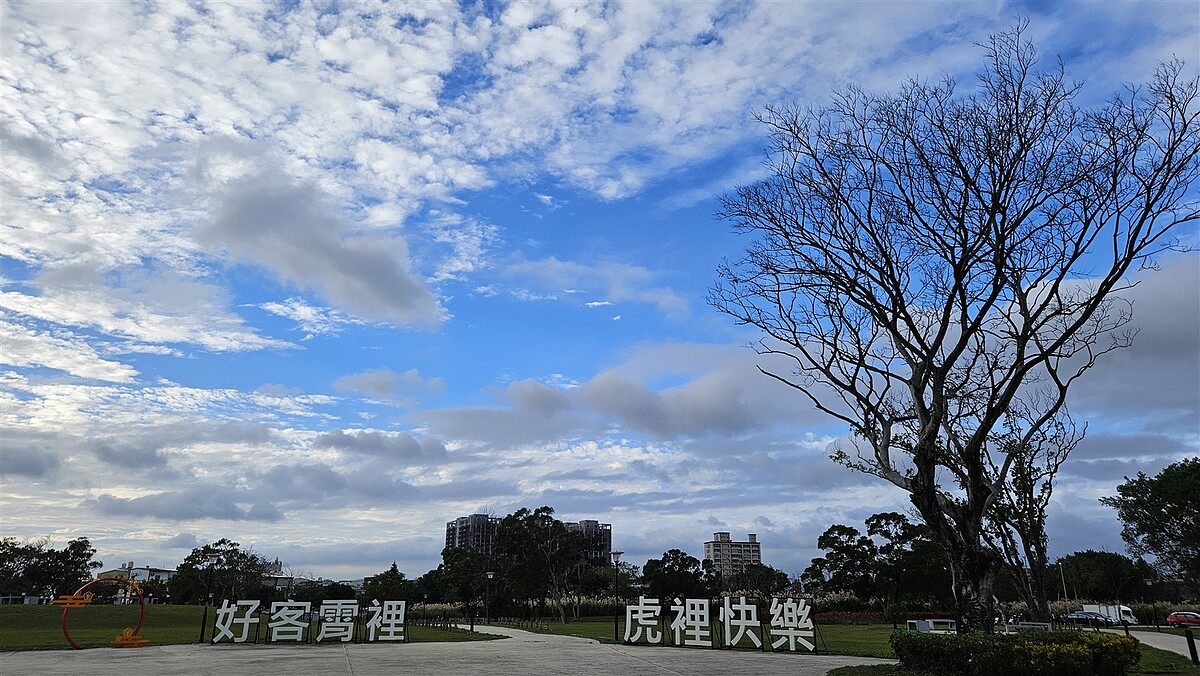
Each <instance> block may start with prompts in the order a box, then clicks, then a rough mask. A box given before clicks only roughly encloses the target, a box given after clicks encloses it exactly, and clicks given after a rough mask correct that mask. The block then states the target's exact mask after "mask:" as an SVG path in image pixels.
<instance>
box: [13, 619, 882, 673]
mask: <svg viewBox="0 0 1200 676" xmlns="http://www.w3.org/2000/svg"><path fill="white" fill-rule="evenodd" d="M486 630H487V631H488V632H489V633H495V634H501V635H504V636H507V637H508V638H506V639H503V640H496V641H474V642H467V643H409V644H403V645H396V644H392V645H380V644H377V643H376V644H340V645H336V644H335V645H294V646H280V645H271V646H264V645H258V646H254V645H241V646H233V645H218V646H208V645H170V646H147V647H145V648H137V649H116V648H97V649H94V650H53V651H45V650H43V651H21V652H7V653H0V673H3V674H52V675H53V674H62V675H64V676H66V675H67V674H71V675H73V676H79V675H81V674H89V675H94V676H126V675H127V674H144V675H146V676H184V675H187V676H191V675H193V674H213V675H219V676H237V675H238V674H254V675H255V676H260V675H261V676H272V675H275V674H279V675H281V676H282V675H284V674H286V675H288V676H292V675H293V674H310V673H316V674H321V675H322V676H337V675H339V674H345V675H346V676H367V675H371V676H374V675H375V674H381V675H382V674H420V675H421V676H507V675H509V674H512V675H517V676H525V675H531V676H543V675H544V676H552V675H553V676H559V675H561V676H613V675H614V674H616V675H617V676H680V675H681V674H688V675H689V676H692V675H695V676H705V675H710V674H711V675H712V676H724V675H726V674H736V673H744V674H754V675H755V676H784V675H785V674H786V676H824V674H826V673H828V671H829V670H830V669H833V668H835V667H841V666H847V665H853V664H889V663H894V662H893V661H891V660H879V659H873V658H869V657H843V656H831V655H807V654H772V653H761V652H752V651H744V652H743V651H736V652H735V651H731V650H701V649H685V648H660V647H649V646H626V645H612V644H602V643H598V642H596V641H593V640H591V639H583V638H574V637H570V636H550V635H546V634H532V633H529V632H526V631H521V630H518V629H509V628H506V627H487V628H486Z"/></svg>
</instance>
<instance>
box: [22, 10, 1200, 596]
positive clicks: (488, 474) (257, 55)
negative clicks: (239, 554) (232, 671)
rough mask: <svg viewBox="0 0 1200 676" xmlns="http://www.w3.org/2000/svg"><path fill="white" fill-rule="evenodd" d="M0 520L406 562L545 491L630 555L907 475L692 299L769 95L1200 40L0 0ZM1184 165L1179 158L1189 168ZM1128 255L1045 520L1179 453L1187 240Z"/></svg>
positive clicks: (1089, 31)
mask: <svg viewBox="0 0 1200 676" xmlns="http://www.w3.org/2000/svg"><path fill="white" fill-rule="evenodd" d="M2 12H3V15H2V17H0V19H2V28H0V30H2V32H3V60H2V63H0V83H2V84H3V88H4V89H3V91H4V93H3V99H2V100H3V106H2V107H0V143H2V146H0V147H2V159H3V163H2V164H3V168H2V169H0V171H2V175H3V187H2V188H0V190H2V193H0V198H2V205H0V209H2V215H3V228H4V234H3V236H2V237H0V260H2V262H3V267H2V268H0V346H2V349H0V381H2V385H0V402H3V403H2V404H0V448H2V452H3V456H2V462H0V474H2V477H0V480H2V482H3V483H2V484H0V498H2V516H3V533H2V534H3V536H5V537H18V538H39V537H49V538H50V539H51V540H52V541H53V542H54V544H56V545H58V546H61V545H63V544H65V543H66V541H68V540H70V539H72V538H74V537H82V536H86V537H88V538H90V539H91V540H92V542H93V544H95V545H96V547H97V549H98V550H99V553H98V558H99V559H102V560H103V561H104V562H105V565H106V567H111V566H114V565H116V564H117V563H118V562H124V561H129V560H133V561H134V562H135V565H138V566H142V565H149V566H158V567H173V566H174V565H176V564H178V563H179V562H180V561H181V560H182V559H183V558H184V557H185V556H186V555H187V554H188V552H189V551H190V550H191V548H193V547H196V546H200V545H202V544H205V543H208V542H212V541H215V540H218V539H220V538H229V539H232V540H235V541H238V542H240V543H242V544H243V545H246V546H251V547H253V548H254V549H255V550H256V551H257V552H258V553H260V554H262V555H264V556H267V557H269V558H276V557H278V558H279V559H281V560H282V561H284V562H285V563H287V564H288V565H289V567H290V568H291V569H293V570H298V571H305V572H308V573H310V574H313V575H320V576H324V577H327V578H333V579H348V578H356V577H362V576H364V575H372V574H374V573H377V572H379V571H382V570H384V569H386V568H387V567H388V566H389V565H390V564H391V563H392V562H393V561H395V562H397V564H398V565H399V567H400V569H401V570H403V571H404V572H405V573H407V574H408V575H409V576H410V577H416V576H418V575H420V574H422V573H424V572H426V571H427V570H429V569H431V568H433V567H435V566H436V565H437V563H438V562H439V561H440V551H441V549H442V543H443V540H444V526H445V523H446V522H447V521H449V520H451V519H454V518H455V517H458V516H462V515H466V514H471V513H475V512H481V511H482V512H490V513H494V514H496V515H499V516H503V515H505V514H508V513H510V512H513V511H515V510H516V509H519V508H520V507H530V508H534V507H538V506H541V505H549V506H552V507H554V508H555V510H556V515H557V516H558V517H559V518H560V519H563V520H580V519H598V520H600V521H603V522H606V523H611V524H613V533H614V545H615V546H617V547H618V548H620V549H623V550H624V551H625V552H626V556H625V559H626V560H629V561H632V562H634V563H637V564H639V565H640V564H641V563H644V562H645V560H646V559H647V558H652V557H658V556H660V555H661V554H662V553H663V552H664V551H666V550H668V549H671V548H679V549H683V550H685V551H687V552H689V553H691V554H692V555H694V556H697V557H699V556H701V555H702V552H703V547H702V543H703V542H704V541H705V540H708V539H710V538H711V537H712V533H713V532H716V531H730V532H731V533H732V534H733V537H734V538H735V539H742V538H744V536H745V535H746V533H756V534H757V535H758V539H759V540H760V541H761V542H762V543H763V561H764V563H767V564H770V565H773V566H775V567H777V568H780V569H781V570H784V571H785V572H787V573H789V574H796V573H798V572H799V571H800V570H802V569H803V568H804V567H805V566H807V565H808V563H809V560H810V559H811V558H813V557H814V556H817V555H818V550H817V549H816V540H817V537H818V536H819V535H820V534H821V532H823V531H824V530H825V529H826V528H827V527H828V526H829V525H831V524H833V523H844V524H847V525H851V526H855V527H859V528H860V529H861V528H862V522H863V520H864V519H865V518H866V517H867V516H869V515H870V514H872V513H875V512H880V511H909V505H908V501H907V499H906V497H905V495H904V494H903V493H901V492H900V491H899V490H898V489H895V488H893V487H891V486H890V485H887V484H885V483H883V482H882V481H880V480H877V479H875V478H873V477H869V476H865V475H862V474H856V473H853V472H851V471H850V470H848V469H846V468H843V467H840V466H838V465H836V464H835V463H833V462H832V461H831V460H829V458H828V456H829V446H830V444H832V443H834V442H835V441H836V440H837V439H839V438H840V437H842V436H843V435H845V434H846V429H845V428H844V426H842V425H839V424H837V422H836V421H834V420H831V419H830V418H828V417H826V416H823V415H821V414H820V413H819V412H817V411H815V410H814V409H813V407H812V406H811V405H810V404H809V403H807V400H806V399H805V398H804V397H803V396H801V395H799V394H798V393H796V392H795V391H792V390H789V389H788V388H786V387H785V386H783V385H781V384H780V383H778V382H775V381H773V380H771V379H769V378H766V377H764V376H762V375H761V374H760V373H759V372H758V370H757V366H758V365H759V364H761V363H762V361H761V360H762V359H763V358H762V357H760V356H758V355H757V354H756V353H755V352H754V351H753V350H751V349H750V348H749V347H747V346H748V345H749V344H750V343H752V342H753V341H755V340H757V338H758V335H757V334H755V333H754V332H751V331H748V330H746V329H745V328H744V327H738V326H735V325H734V324H733V322H732V321H731V320H730V319H729V318H728V317H726V316H724V315H721V314H720V313H718V312H717V311H716V310H714V309H712V308H710V307H708V306H707V305H706V304H705V302H704V298H705V294H706V292H707V290H708V289H709V288H710V286H711V285H712V284H713V282H714V281H715V279H716V272H715V270H716V268H717V266H718V265H719V264H720V263H721V261H722V259H723V258H726V257H727V258H731V259H732V258H736V257H737V256H738V255H739V253H740V251H741V250H742V248H743V247H744V246H745V245H746V244H747V241H746V240H745V239H744V238H742V237H740V236H738V235H736V234H734V233H732V232H731V231H730V227H729V224H728V223H725V222H721V221H719V220H717V219H716V218H715V216H714V214H715V213H716V211H717V200H718V198H719V196H720V195H721V194H723V193H724V192H726V191H729V190H731V189H733V188H734V187H735V186H737V185H738V184H744V183H748V182H752V181H755V180H757V179H759V178H761V177H762V176H763V175H764V174H763V172H764V171H765V170H764V169H763V165H762V162H761V158H762V154H763V151H764V149H765V147H766V130H765V129H764V128H762V126H761V125H759V124H758V123H756V122H755V121H754V115H755V113H756V112H758V111H762V110H763V109H764V108H765V107H767V106H769V105H777V104H791V103H800V104H803V105H814V106H820V105H822V104H824V103H825V102H827V101H828V100H829V96H830V93H831V92H832V91H833V90H835V89H836V88H838V87H842V86H845V85H847V84H851V83H855V84H859V85H861V86H863V87H865V88H868V89H872V90H876V91H881V92H885V91H892V90H894V89H895V88H897V87H898V86H899V85H900V84H901V83H902V82H903V81H904V80H905V79H907V78H910V77H919V78H922V79H934V78H937V77H941V76H943V75H948V76H951V77H954V78H955V79H956V80H957V81H958V83H959V86H960V88H961V89H962V90H964V91H965V90H969V89H970V88H971V87H972V86H973V85H974V76H973V73H974V72H975V70H976V69H978V68H979V67H980V66H981V64H982V55H983V50H982V48H981V47H980V46H979V43H980V42H982V41H984V40H986V38H987V36H988V34H989V33H993V32H996V31H1001V30H1005V29H1006V28H1008V27H1010V26H1011V25H1012V24H1013V22H1014V21H1015V20H1016V18H1017V17H1019V16H1021V17H1025V18H1027V19H1028V20H1029V21H1030V25H1029V30H1028V35H1029V36H1030V38H1031V39H1032V40H1033V41H1034V42H1035V44H1036V45H1037V47H1038V48H1039V50H1040V52H1041V55H1042V58H1043V63H1044V64H1047V65H1052V64H1053V63H1054V62H1055V60H1056V59H1061V60H1062V62H1063V65H1064V68H1065V69H1066V72H1067V74H1068V75H1069V76H1070V77H1072V78H1074V79H1076V80H1079V81H1080V82H1081V83H1082V84H1083V89H1082V91H1081V94H1080V98H1079V103H1080V105H1083V106H1091V105H1095V104H1096V103H1098V102H1100V101H1103V100H1104V99H1105V98H1106V97H1107V96H1108V95H1110V94H1111V93H1113V92H1115V91H1117V90H1118V89H1120V88H1121V86H1122V85H1123V84H1125V83H1136V82H1144V81H1146V80H1147V79H1148V78H1149V77H1150V76H1151V73H1152V71H1153V69H1154V67H1155V66H1156V64H1158V63H1159V62H1161V61H1163V60H1168V59H1171V58H1173V57H1176V56H1177V57H1180V58H1184V59H1186V60H1187V65H1186V67H1185V72H1186V73H1187V74H1188V75H1189V76H1190V77H1194V76H1195V73H1196V72H1197V67H1198V63H1197V61H1198V59H1197V57H1196V53H1197V49H1196V48H1197V40H1198V37H1197V36H1200V12H1197V11H1196V6H1195V4H1194V3H1188V2H1175V1H1156V2H1142V3H1132V2H1110V3H1091V2H1063V3H1028V2H1001V1H995V2H965V3H961V2H944V3H943V2H918V3H891V2H849V3H830V2H811V3H807V2H795V3H766V2H761V3H760V2H754V3H751V2H711V3H700V2H688V3H673V2H626V3H620V2H617V3H542V2H530V3H515V4H508V3H495V4H492V3H483V4H478V5H477V4H473V3H458V2H418V3H409V4H406V3H388V4H386V5H385V4H378V5H377V4H351V5H342V6H340V7H339V6H337V5H330V6H326V5H323V4H318V5H311V4H307V3H290V2H289V3H278V4H276V3H261V4H258V3H255V4H219V3H204V4H186V3H153V4H141V3H138V4H131V3H120V2H112V3H92V4H71V3H58V2H5V3H4V4H3V8H2ZM1192 189H1193V190H1196V189H1197V187H1196V186H1193V188H1192ZM1178 236H1179V237H1180V239H1181V240H1182V241H1183V243H1184V244H1187V245H1190V246H1191V247H1192V248H1193V251H1191V252H1183V253H1171V254H1167V255H1163V256H1161V257H1160V259H1159V261H1158V262H1159V264H1160V269H1159V270H1156V271H1155V270H1150V271H1142V272H1138V273H1137V276H1136V281H1137V282H1138V283H1137V285H1136V286H1134V287H1132V288H1131V289H1129V290H1128V291H1126V292H1124V293H1123V296H1124V297H1126V298H1128V299H1130V300H1131V301H1132V302H1133V304H1134V313H1135V314H1134V324H1135V325H1136V326H1137V327H1138V329H1139V334H1138V336H1137V339H1136V341H1135V343H1134V345H1133V347H1131V348H1129V349H1126V350H1121V351H1118V352H1116V353H1114V354H1111V355H1108V356H1107V358H1105V359H1104V360H1103V361H1101V362H1100V364H1099V365H1097V366H1096V368H1095V369H1094V371H1093V372H1091V373H1090V374H1088V375H1087V376H1085V377H1084V379H1083V380H1082V381H1081V382H1079V383H1078V384H1077V385H1075V386H1074V390H1073V395H1072V399H1071V401H1070V406H1071V410H1072V413H1073V414H1074V415H1075V418H1076V419H1077V420H1078V421H1080V422H1086V423H1087V425H1088V434H1087V438H1086V439H1085V440H1084V441H1083V442H1082V443H1081V444H1080V446H1079V447H1078V448H1077V449H1076V450H1075V452H1074V453H1073V455H1072V457H1071V460H1070V461H1069V462H1068V463H1067V464H1066V465H1065V466H1064V468H1063V470H1062V474H1061V475H1060V479H1059V481H1058V483H1057V486H1056V491H1055V497H1054V500H1053V502H1052V504H1051V508H1050V517H1049V535H1050V552H1051V555H1052V556H1054V557H1057V556H1063V555H1066V554H1069V553H1071V552H1073V551H1077V550H1082V549H1097V550H1108V551H1117V552H1124V548H1123V543H1122V542H1121V538H1120V532H1119V531H1120V524H1119V522H1118V521H1117V519H1116V515H1115V512H1114V510H1112V509H1110V508H1107V507H1104V506H1102V505H1100V504H1099V502H1098V499H1099V498H1100V497H1102V496H1105V495H1113V494H1115V488H1116V485H1117V484H1118V483H1120V482H1121V481H1122V478H1123V477H1124V476H1133V475H1135V474H1136V473H1137V472H1139V471H1144V472H1146V473H1147V474H1154V473H1156V472H1158V471H1159V470H1161V469H1162V468H1163V467H1165V466H1166V465H1168V464H1171V463H1172V462H1176V461H1178V460H1180V459H1183V458H1186V457H1193V456H1196V455H1198V454H1200V255H1198V254H1197V253H1196V251H1195V249H1196V247H1197V246H1200V236H1198V235H1197V230H1196V228H1195V227H1194V226H1193V227H1190V228H1189V229H1187V230H1186V231H1183V232H1179V233H1178Z"/></svg>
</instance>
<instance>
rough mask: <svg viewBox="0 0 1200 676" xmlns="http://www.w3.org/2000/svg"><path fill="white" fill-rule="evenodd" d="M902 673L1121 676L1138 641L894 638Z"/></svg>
mask: <svg viewBox="0 0 1200 676" xmlns="http://www.w3.org/2000/svg"><path fill="white" fill-rule="evenodd" d="M891 643H892V650H893V651H894V652H895V653H896V657H898V658H899V659H900V664H901V666H903V667H904V668H906V669H912V670H914V671H924V672H929V673H933V674H947V675H952V676H1088V675H1095V676H1122V675H1123V674H1124V673H1125V670H1126V669H1128V668H1129V667H1130V666H1132V665H1133V664H1135V663H1136V662H1137V660H1138V650H1137V641H1136V640H1134V639H1132V638H1128V637H1125V636H1119V635H1116V634H1101V633H1094V632H1075V631H1056V632H1044V631H1025V632H1019V633H1016V634H982V633H974V634H922V633H918V632H910V631H905V630H897V631H895V632H892V639H891Z"/></svg>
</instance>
